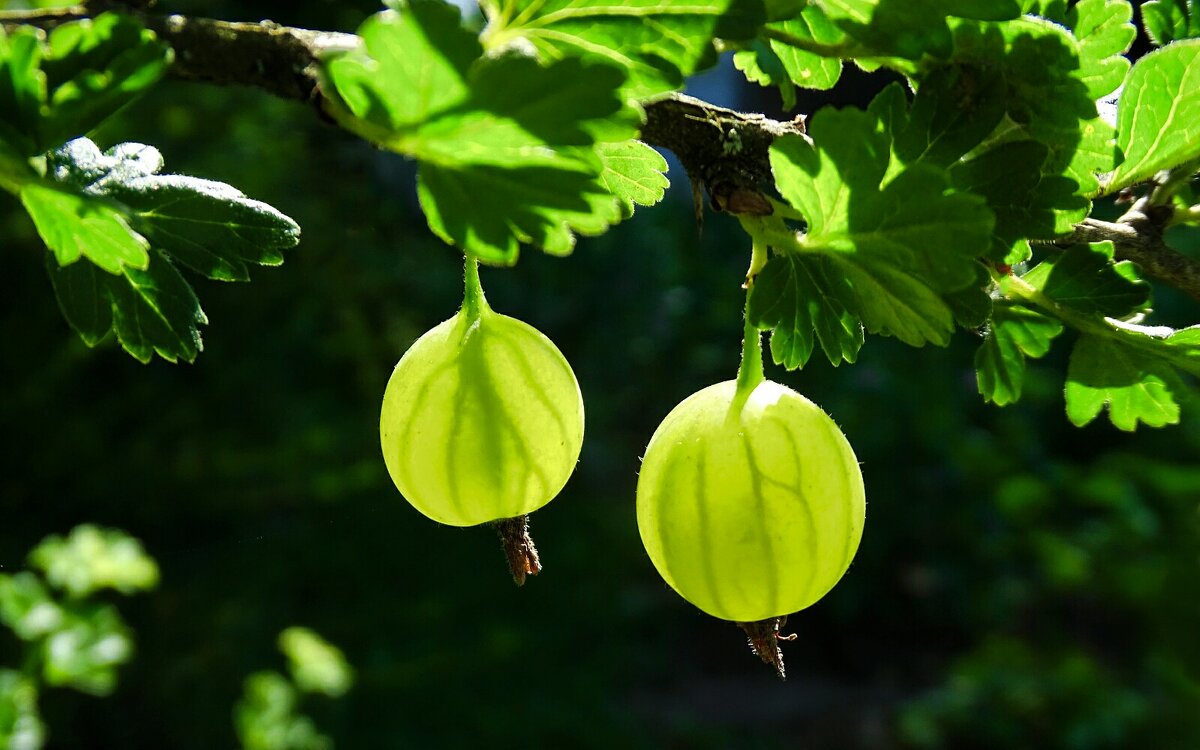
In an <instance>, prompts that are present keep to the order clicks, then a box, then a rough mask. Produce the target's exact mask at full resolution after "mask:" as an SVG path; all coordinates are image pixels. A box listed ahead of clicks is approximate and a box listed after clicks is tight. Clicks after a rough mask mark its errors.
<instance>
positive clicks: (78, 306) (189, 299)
mask: <svg viewBox="0 0 1200 750" xmlns="http://www.w3.org/2000/svg"><path fill="white" fill-rule="evenodd" d="M46 265H47V268H46V270H47V272H48V273H49V274H50V281H51V283H52V285H53V286H54V293H55V295H56V296H57V297H58V302H59V307H60V308H61V309H62V311H63V316H64V317H65V318H66V319H67V322H68V323H70V324H71V326H72V327H73V328H75V329H76V330H77V331H78V332H79V334H80V337H81V338H82V339H83V340H84V342H85V343H87V344H88V345H94V344H95V343H97V342H99V341H100V340H102V339H103V338H104V336H105V334H106V333H107V332H108V330H112V331H113V332H115V333H116V336H117V340H118V341H119V342H120V343H121V346H122V347H123V348H124V349H125V351H127V352H129V354H131V355H132V356H133V358H134V359H136V360H138V361H139V362H149V361H150V360H151V358H152V357H153V356H154V355H155V354H158V355H159V356H160V357H162V358H163V359H165V360H167V361H168V362H177V361H179V360H180V359H182V360H184V361H185V362H192V361H194V360H195V359H196V355H197V354H199V353H200V350H201V349H202V348H203V345H202V343H201V340H200V326H201V325H203V324H205V323H207V322H208V317H207V316H206V315H205V314H204V311H203V310H202V309H200V301H199V300H198V299H196V294H195V292H193V291H192V288H191V286H189V285H188V283H187V281H185V280H184V278H183V276H181V275H180V274H179V271H177V270H176V269H175V266H174V264H172V263H171V261H170V260H169V259H168V258H166V257H165V256H164V255H163V254H162V253H160V252H159V251H158V250H155V249H151V251H150V262H149V264H148V265H147V266H146V268H145V269H144V270H141V269H136V268H132V267H130V266H125V267H124V268H123V269H122V271H121V274H120V275H119V276H114V275H111V274H108V273H106V272H104V271H102V270H100V269H99V268H97V267H96V266H93V265H91V264H89V263H73V264H71V265H69V266H59V265H57V264H56V263H54V262H53V261H51V260H49V257H48V259H47V264H46ZM105 305H107V308H108V310H107V313H106V312H105V311H104V307H105Z"/></svg>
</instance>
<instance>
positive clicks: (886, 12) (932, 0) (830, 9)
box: [817, 0, 1021, 61]
mask: <svg viewBox="0 0 1200 750" xmlns="http://www.w3.org/2000/svg"><path fill="white" fill-rule="evenodd" d="M817 5H819V6H820V7H821V9H822V10H823V11H824V12H825V14H826V15H827V16H828V17H829V18H830V20H832V21H833V22H834V23H835V24H837V25H838V26H839V27H840V28H841V29H842V30H843V31H844V32H845V33H846V34H847V35H848V36H849V37H851V38H852V39H854V40H856V41H857V42H858V43H859V44H861V45H863V47H864V48H865V51H866V52H867V54H869V55H871V56H880V57H895V58H901V59H903V60H914V61H919V60H922V59H923V58H925V57H926V56H932V57H934V58H941V59H946V58H949V57H950V56H951V54H952V52H953V38H952V35H951V31H950V26H949V25H948V23H947V20H948V19H950V18H955V17H956V18H967V19H974V20H980V21H1004V20H1008V19H1013V18H1016V17H1017V16H1019V15H1020V14H1021V6H1020V4H1019V3H1018V2H1016V0H965V1H963V0H819V2H817Z"/></svg>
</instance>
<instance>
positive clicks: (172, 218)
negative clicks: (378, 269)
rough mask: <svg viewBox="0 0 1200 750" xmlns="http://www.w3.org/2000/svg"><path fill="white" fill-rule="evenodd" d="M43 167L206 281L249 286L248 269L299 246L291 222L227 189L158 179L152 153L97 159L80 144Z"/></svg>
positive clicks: (127, 147) (112, 152)
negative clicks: (117, 210) (109, 207)
mask: <svg viewBox="0 0 1200 750" xmlns="http://www.w3.org/2000/svg"><path fill="white" fill-rule="evenodd" d="M47 164H48V167H49V169H50V170H51V171H52V172H53V174H54V177H55V179H57V180H59V181H61V182H64V183H68V184H71V185H75V186H78V187H80V188H81V189H82V190H83V191H84V193H85V194H86V195H87V196H95V197H98V198H105V199H108V200H109V201H110V202H111V201H115V202H116V204H117V205H119V206H121V207H122V211H123V212H124V214H125V215H126V216H128V221H129V224H130V226H132V227H133V229H134V230H136V232H137V233H138V234H140V235H141V236H142V237H144V238H145V239H146V240H148V241H149V243H150V244H152V245H153V246H154V247H156V248H157V249H159V250H161V251H164V252H166V253H168V254H169V255H171V256H172V257H174V258H175V259H176V260H178V261H179V262H180V263H183V264H184V265H186V266H187V267H188V268H191V269H192V270H193V271H195V272H197V273H199V274H203V275H204V276H207V277H208V278H211V279H219V280H222V281H247V280H249V278H250V274H249V270H248V268H247V264H249V263H254V264H257V265H267V266H277V265H279V264H281V263H283V251H284V250H286V249H288V248H291V247H294V246H295V245H296V243H297V242H299V238H300V227H299V226H297V225H296V222H294V221H292V220H291V219H290V218H288V217H287V216H285V215H284V214H282V213H280V212H279V211H278V210H276V209H275V208H273V207H271V206H269V205H267V204H266V203H263V202H261V201H256V200H252V199H250V198H247V197H246V196H245V195H244V194H243V193H242V192H241V191H239V190H237V189H236V188H234V187H232V186H230V185H227V184H225V183H221V182H214V181H212V180H203V179H199V178H197V177H188V176H185V175H173V174H159V172H160V171H161V170H162V168H163V158H162V154H161V153H159V151H158V149H156V148H154V147H152V146H146V145H144V144H141V143H122V144H119V145H117V146H114V147H113V148H111V149H109V150H108V151H106V152H104V153H101V152H100V149H99V148H97V147H96V145H95V144H94V143H92V142H91V141H90V140H88V139H86V138H79V139H76V140H74V141H71V142H69V143H67V144H66V145H64V146H63V147H62V148H60V149H57V150H56V151H54V152H52V153H51V154H50V155H49V156H48V159H47ZM60 262H61V260H60Z"/></svg>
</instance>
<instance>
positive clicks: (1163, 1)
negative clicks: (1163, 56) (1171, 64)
mask: <svg viewBox="0 0 1200 750" xmlns="http://www.w3.org/2000/svg"><path fill="white" fill-rule="evenodd" d="M1141 11H1142V23H1143V24H1144V25H1145V27H1146V33H1147V34H1149V35H1150V39H1151V40H1152V41H1153V42H1154V43H1155V44H1157V45H1159V46H1162V45H1164V44H1170V43H1171V42H1173V41H1175V40H1177V39H1189V38H1192V37H1200V2H1197V0H1150V2H1146V3H1142V6H1141Z"/></svg>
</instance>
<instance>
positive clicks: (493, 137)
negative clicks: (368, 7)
mask: <svg viewBox="0 0 1200 750" xmlns="http://www.w3.org/2000/svg"><path fill="white" fill-rule="evenodd" d="M359 35H360V36H362V38H363V42H364V44H363V49H361V50H358V51H355V52H351V53H347V54H344V55H341V56H339V57H337V58H335V59H333V60H332V61H331V62H329V63H328V72H329V76H330V79H331V81H332V83H333V85H334V86H335V87H336V89H337V92H338V94H339V95H340V96H341V98H342V100H343V102H344V103H345V104H346V106H347V107H348V108H349V110H350V113H351V114H352V115H353V117H354V118H355V119H354V120H352V121H350V122H347V123H346V124H347V126H348V127H350V128H351V129H353V130H355V131H356V132H358V133H359V134H361V135H363V136H364V137H366V138H368V139H370V140H373V141H375V142H376V143H378V144H380V145H381V146H383V147H385V148H388V149H391V150H393V151H397V152H399V153H403V154H407V155H408V156H412V157H415V158H417V159H420V160H421V161H423V162H428V163H435V164H439V165H442V166H454V167H461V166H463V165H467V164H490V165H501V166H511V167H519V166H528V165H532V164H551V165H555V164H563V163H566V162H571V161H573V160H572V158H571V157H570V156H568V155H566V154H564V153H563V152H562V151H560V150H558V149H561V148H562V147H566V146H587V145H591V144H592V143H594V142H596V141H614V140H625V139H628V138H630V137H632V136H633V135H634V134H635V132H636V129H637V126H638V124H639V122H638V115H637V113H636V111H635V110H633V109H632V108H630V107H628V106H626V104H625V103H624V100H623V99H622V98H621V97H619V96H618V95H617V91H618V89H619V88H620V86H621V84H622V83H623V82H624V80H625V78H624V75H623V73H622V72H621V71H620V69H618V68H614V67H612V66H609V65H604V64H597V63H595V62H590V61H585V60H582V59H580V58H568V59H564V60H556V61H554V62H553V63H550V64H548V65H541V64H539V63H538V62H537V61H536V60H534V59H532V58H529V57H525V56H522V55H519V54H506V55H500V56H497V57H489V58H482V55H483V48H482V46H480V44H479V42H478V40H476V38H475V37H474V35H472V34H471V33H470V32H468V31H466V30H465V29H463V28H462V27H461V19H460V17H459V13H458V10H457V9H456V8H454V7H453V6H449V5H446V4H445V3H443V2H440V1H438V0H419V1H418V2H414V3H412V4H410V5H409V6H407V7H405V9H404V10H403V11H391V10H388V11H384V12H382V13H377V14H375V15H374V16H372V17H370V18H368V19H367V20H366V21H365V22H364V23H363V25H362V27H361V28H360V29H359ZM439 45H441V46H439Z"/></svg>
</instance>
